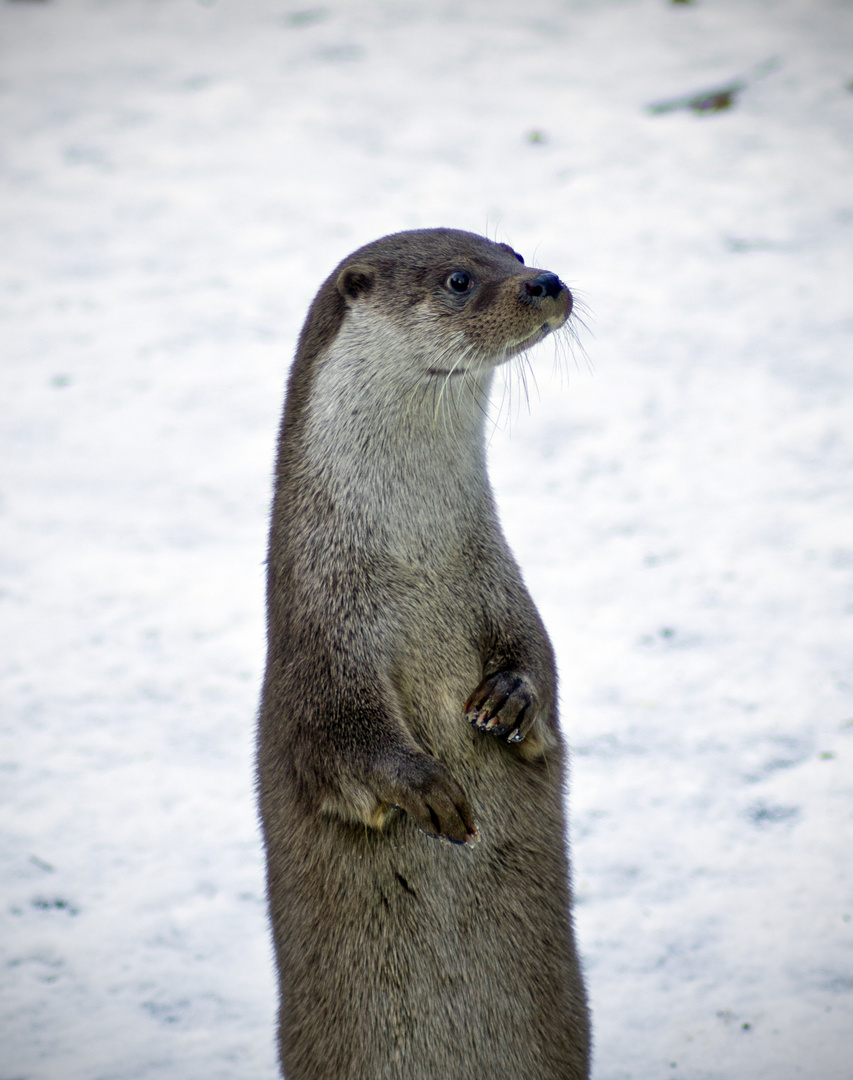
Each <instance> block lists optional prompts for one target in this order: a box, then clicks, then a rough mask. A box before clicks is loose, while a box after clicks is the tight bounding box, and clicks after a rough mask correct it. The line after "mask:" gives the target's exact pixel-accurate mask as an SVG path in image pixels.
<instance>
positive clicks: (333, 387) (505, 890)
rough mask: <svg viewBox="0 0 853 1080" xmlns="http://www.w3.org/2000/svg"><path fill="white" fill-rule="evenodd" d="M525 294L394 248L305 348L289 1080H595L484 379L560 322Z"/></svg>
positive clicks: (284, 455) (267, 764)
mask: <svg viewBox="0 0 853 1080" xmlns="http://www.w3.org/2000/svg"><path fill="white" fill-rule="evenodd" d="M460 267H461V268H462V269H465V270H467V271H469V272H470V273H472V274H473V275H474V276H475V280H476V284H475V286H474V288H473V289H472V291H471V294H470V295H467V296H465V297H457V296H454V295H452V294H450V293H449V290H448V289H447V286H446V280H447V277H448V275H449V274H450V273H452V272H453V271H454V270H457V269H459V268H460ZM539 273H540V271H537V270H531V269H528V268H526V267H524V266H522V265H521V264H520V263H519V262H518V260H517V258H516V257H515V255H514V253H513V252H512V251H511V250H510V249H508V248H506V247H505V246H504V245H498V244H493V243H491V242H490V241H488V240H485V239H483V238H481V237H477V236H474V235H472V234H468V233H460V232H456V231H454V230H422V231H416V232H411V233H401V234H396V235H395V236H390V237H385V238H384V239H383V240H380V241H377V242H376V243H374V244H371V245H368V246H367V247H366V248H363V249H360V250H359V251H357V252H355V253H354V254H353V255H352V256H350V257H349V258H348V259H346V260H344V262H343V263H342V264H341V265H340V266H339V267H338V268H337V269H336V270H335V272H334V273H333V274H332V275H331V276H330V278H329V279H328V280H327V281H326V282H325V284H324V285H323V286H322V288H321V289H320V292H319V293H318V295H317V298H316V299H315V301H314V303H313V304H312V307H311V309H310V311H309V313H308V317H307V319H306V323H305V327H304V329H303V331H302V335H301V337H300V341H299V347H298V350H297V356H296V361H295V363H294V367H293V370H292V373H291V377H290V383H289V387H288V396H287V403H286V408H285V413H284V418H283V421H282V428H281V438H280V443H279V455H278V462H277V467H276V493H275V500H274V506H273V515H272V526H271V533H270V548H269V566H268V574H269V579H268V613H269V615H268V618H269V625H268V631H269V652H268V661H267V672H266V678H265V683H264V692H263V699H262V704H261V718H260V730H259V755H258V764H259V771H258V776H259V795H260V806H261V818H262V823H263V829H264V837H265V842H266V848H267V858H268V891H269V902H270V914H271V920H272V925H273V932H274V940H275V948H276V957H277V963H278V970H279V975H280V981H281V1009H280V1049H281V1059H282V1065H283V1068H284V1070H285V1073H286V1076H287V1078H288V1080H380V1078H381V1080H404V1078H405V1080H469V1078H470V1080H475V1078H476V1080H483V1078H485V1077H490V1078H491V1077H494V1078H497V1080H558V1078H559V1080H583V1078H586V1077H587V1076H588V1070H589V1033H588V1019H587V1011H586V1002H585V995H584V989H583V983H582V978H581V973H580V968H579V963H578V960H577V956H576V953H575V947H574V942H573V935H572V926H571V918H570V913H569V905H570V895H569V881H568V865H567V850H566V838H565V821H564V816H563V785H564V775H565V774H564V768H565V766H564V751H563V746H562V742H561V739H560V734H559V730H558V727H557V720H556V685H555V671H554V659H553V654H552V650H551V646H550V643H549V641H548V637H547V635H546V633H545V630H544V628H543V626H542V623H541V620H540V618H539V615H538V613H537V611H536V609H535V607H534V605H533V602H532V601H531V599H530V597H529V595H528V593H527V591H526V589H525V587H524V584H523V582H522V580H521V576H520V573H519V571H518V568H517V566H516V564H515V562H514V560H513V557H512V555H511V553H510V551H509V549H508V547H507V545H506V541H505V539H504V537H503V534H502V532H501V529H500V525H499V522H498V519H497V515H496V511H495V506H494V502H493V498H492V494H491V489H490V487H489V484H488V479H487V476H486V468H485V450H484V438H483V426H484V422H485V408H484V406H485V401H486V399H487V396H488V391H489V386H490V381H491V377H492V372H493V370H494V367H495V365H496V364H497V363H500V362H501V361H502V360H504V359H506V357H507V356H509V355H512V354H513V353H514V352H517V351H519V349H520V348H521V347H523V343H524V342H525V341H527V340H529V337H530V334H531V333H532V332H536V330H537V327H538V326H539V325H540V324H543V319H546V320H548V322H549V325H551V324H553V325H554V326H557V325H559V324H560V323H561V322H562V321H564V320H565V317H566V313H567V311H568V308H569V306H570V298H568V292H567V291H566V290H564V291H565V295H563V293H561V294H560V296H559V297H558V298H555V299H549V300H548V302H547V303H546V302H545V301H542V302H541V303H538V302H535V303H534V302H531V300H530V298H529V297H528V296H527V294H526V292H525V289H524V284H525V282H527V281H530V280H532V279H533V278H534V277H535V276H536V275H537V274H539ZM562 288H563V289H564V287H562ZM560 305H562V308H561V307H560ZM460 369H461V370H460ZM466 710H467V713H466ZM513 737H514V738H516V739H519V740H520V741H515V742H509V741H507V740H508V739H509V738H513ZM428 834H431V835H428ZM439 837H442V838H439ZM478 838H479V842H475V840H477V839H478ZM448 840H453V841H456V842H455V843H450V842H448Z"/></svg>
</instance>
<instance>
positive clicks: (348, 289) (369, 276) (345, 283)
mask: <svg viewBox="0 0 853 1080" xmlns="http://www.w3.org/2000/svg"><path fill="white" fill-rule="evenodd" d="M372 288H373V270H372V269H371V268H370V267H369V266H362V265H361V264H360V263H353V264H352V265H351V266H345V267H344V269H343V270H341V272H340V274H338V292H339V293H340V294H341V296H342V297H343V298H344V300H346V302H347V303H348V304H351V303H352V302H353V300H357V299H358V298H359V297H360V296H366V295H367V294H368V293H369V292H370V290H371V289H372Z"/></svg>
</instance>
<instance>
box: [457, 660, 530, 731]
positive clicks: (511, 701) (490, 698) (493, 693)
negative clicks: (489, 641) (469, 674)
mask: <svg viewBox="0 0 853 1080" xmlns="http://www.w3.org/2000/svg"><path fill="white" fill-rule="evenodd" d="M535 714H536V694H535V691H534V690H533V687H532V686H531V685H530V683H529V682H528V680H527V679H526V678H525V677H524V676H523V675H519V674H518V673H517V672H514V671H499V672H497V674H495V675H490V676H489V677H488V678H487V679H484V680H483V681H482V682H481V683H480V685H479V686H478V687H477V689H476V690H475V691H474V692H473V694H471V696H470V697H469V698H468V700H467V702H466V703H465V716H466V718H467V719H468V721H469V723H471V724H472V725H473V726H474V727H475V728H477V730H478V731H482V732H484V733H486V734H488V735H494V736H495V737H497V738H504V737H506V739H507V742H510V743H517V742H521V740H522V739H523V738H524V736H525V735H526V734H527V732H528V731H529V730H530V727H531V725H532V723H533V720H534V718H535Z"/></svg>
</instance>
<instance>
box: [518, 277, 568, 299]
mask: <svg viewBox="0 0 853 1080" xmlns="http://www.w3.org/2000/svg"><path fill="white" fill-rule="evenodd" d="M564 288H565V285H563V283H562V281H560V279H559V278H558V277H557V275H556V274H550V273H547V272H546V273H544V274H537V275H536V277H535V278H531V279H530V281H525V283H524V291H525V292H526V293H527V295H528V296H534V297H536V298H537V299H538V298H540V297H542V296H550V297H551V299H552V300H553V299H554V297H555V296H559V295H560V293H561V292H562V291H563V289H564Z"/></svg>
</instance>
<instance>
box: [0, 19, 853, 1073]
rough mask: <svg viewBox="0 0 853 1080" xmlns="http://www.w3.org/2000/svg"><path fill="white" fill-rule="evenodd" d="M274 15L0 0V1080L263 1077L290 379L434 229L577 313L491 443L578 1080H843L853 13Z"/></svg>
mask: <svg viewBox="0 0 853 1080" xmlns="http://www.w3.org/2000/svg"><path fill="white" fill-rule="evenodd" d="M303 2H304V4H305V5H306V6H303V7H300V6H299V5H298V3H297V4H293V3H289V2H274V0H242V2H241V3H238V2H237V0H208V2H207V3H199V2H198V0H170V2H166V0H29V2H28V0H4V2H3V3H2V4H0V50H2V65H0V114H2V129H3V132H4V139H3V148H2V153H0V341H2V355H3V359H2V366H0V379H2V388H1V389H0V416H1V417H2V423H0V525H1V526H2V528H0V619H2V634H3V638H2V640H3V651H2V657H0V670H2V686H3V690H2V711H0V732H2V746H1V747H0V777H2V783H1V784H0V804H2V810H3V820H4V829H3V834H2V840H0V852H2V855H1V856H0V857H2V864H0V865H2V870H1V871H0V893H2V898H0V919H2V925H3V936H2V945H0V953H2V976H0V1030H2V1032H3V1035H2V1043H0V1045H2V1050H0V1080H186V1078H192V1077H197V1076H204V1077H206V1078H208V1080H236V1078H237V1077H245V1076H252V1077H254V1078H256V1080H272V1078H274V1077H275V1076H276V1075H277V1073H276V1065H275V1052H274V1042H273V1029H274V1011H275V994H276V991H275V983H274V978H273V974H272V967H271V957H270V944H269V939H268V933H267V928H266V916H265V911H264V900H263V880H262V853H261V848H260V841H259V835H258V828H257V823H256V817H255V809H254V799H253V764H252V754H253V749H252V744H253V734H254V733H253V727H254V713H255V710H256V705H257V697H258V691H259V682H260V677H261V673H262V666H263V658H264V657H263V650H264V613H263V583H264V582H263V576H264V575H263V559H264V545H265V534H266V517H267V511H268V504H269V497H270V476H271V468H272V456H273V450H274V440H275V433H276V424H277V420H278V414H279V410H280V407H281V398H282V390H283V384H284V378H285V374H286V369H287V365H288V362H289V358H290V356H291V354H292V349H293V345H294V341H295V338H296V335H297V333H298V330H299V327H300V324H301V321H302V319H303V317H304V313H305V310H306V308H307V305H308V303H309V302H310V299H311V297H312V295H313V293H314V292H315V291H316V289H317V287H318V285H319V283H320V282H321V280H322V279H323V278H324V277H325V275H326V274H327V273H328V272H329V271H330V269H331V268H332V267H333V266H334V265H335V263H336V262H337V261H338V260H339V259H340V258H342V257H343V256H344V255H346V254H347V253H348V252H349V251H351V250H353V249H354V248H355V247H357V246H358V245H359V244H361V243H364V242H367V241H369V240H371V239H374V238H376V237H378V236H380V235H382V234H384V233H387V232H391V231H394V230H397V229H401V228H409V227H418V226H427V225H439V224H440V225H448V226H453V227H459V228H467V229H471V230H474V231H477V232H483V233H487V234H488V235H490V236H493V237H496V238H498V239H501V240H507V241H509V242H510V243H512V244H513V246H514V247H516V248H517V249H518V250H520V251H521V252H522V253H523V254H524V255H525V257H526V258H527V260H528V262H529V263H531V264H536V265H539V266H542V267H545V268H547V269H552V270H555V271H556V272H558V273H559V274H560V275H561V276H563V277H564V278H565V279H566V280H567V282H568V283H569V284H570V285H571V287H572V288H573V289H574V290H576V293H577V295H578V297H579V299H580V300H581V301H582V302H583V304H584V305H585V315H584V320H585V322H586V323H587V324H588V326H589V328H590V329H589V331H585V330H583V329H582V328H580V327H579V328H578V334H579V337H580V344H581V345H582V346H583V349H585V351H586V354H587V355H588V358H589V362H587V360H586V359H585V357H584V355H583V351H582V350H581V349H580V348H579V347H578V346H575V348H574V350H573V352H570V350H569V348H568V343H567V342H566V341H563V342H562V343H558V344H557V346H556V348H555V346H554V345H551V344H549V343H545V344H544V345H543V346H540V347H539V349H538V350H537V351H536V352H535V354H531V357H530V360H531V366H530V369H526V381H527V386H528V392H529V399H530V402H529V408H528V406H527V405H526V404H525V402H524V387H523V385H522V382H521V379H520V377H519V375H518V373H516V374H510V375H509V376H508V382H507V385H506V387H504V388H502V389H501V388H499V389H498V391H497V394H496V398H495V412H496V421H495V425H494V431H493V433H492V435H491V449H490V454H491V468H492V477H493V482H494V485H495V489H496V492H497V495H498V498H499V501H500V504H501V507H502V513H503V519H504V523H505V528H506V531H507V534H508V536H509V537H510V540H511V542H512V544H513V546H514V548H515V550H516V553H517V555H518V558H519V561H520V563H521V565H522V566H523V567H524V570H525V574H526V577H527V581H528V584H529V586H530V588H531V591H532V592H533V594H534V596H535V598H536V599H537V602H538V603H539V605H540V608H541V610H542V614H543V616H544V618H545V621H546V623H547V625H548V627H549V629H550V631H551V634H552V637H553V640H554V644H555V647H556V650H557V654H558V658H559V662H560V669H561V679H562V684H561V687H562V709H563V722H564V727H565V731H566V734H567V737H568V739H569V741H570V743H571V745H572V747H573V752H574V757H573V767H572V784H571V788H570V793H569V802H570V812H571V818H572V839H573V854H574V874H575V882H576V889H577V907H576V919H577V928H578V934H579V939H580V945H581V949H582V952H583V957H584V962H585V965H586V970H587V974H588V983H589V990H590V997H591V1001H592V1007H593V1012H594V1026H595V1047H596V1049H595V1070H594V1075H595V1078H596V1080H622V1078H632V1080H659V1078H660V1077H662V1076H672V1077H679V1076H682V1077H689V1078H691V1080H765V1078H766V1080H789V1078H794V1077H799V1076H802V1077H804V1078H806V1077H808V1078H810V1080H813V1078H819V1080H849V1077H850V1076H851V1075H853V1066H851V1065H850V1061H851V1060H853V922H851V916H853V873H851V865H853V859H851V851H853V802H851V795H853V774H851V768H850V765H851V761H853V423H851V417H853V412H851V407H853V364H851V360H853V357H851V348H850V343H851V331H853V310H851V308H853V305H851V296H853V184H851V176H853V138H851V136H853V92H851V86H853V82H852V81H851V80H853V62H851V59H850V55H851V53H850V47H851V44H853V7H851V5H850V4H849V3H846V2H844V0H697V2H696V3H692V4H677V5H676V4H672V3H667V2H665V0H597V2H596V3H592V2H591V0H539V2H537V3H536V4H535V5H532V4H531V5H523V4H518V3H514V2H512V0H468V2H467V3H464V4H462V3H459V2H458V0H456V2H450V0H435V2H433V3H430V4H424V3H421V2H417V0H394V2H391V0H353V2H350V3H344V2H343V0H337V2H336V3H328V4H325V5H324V6H315V7H309V6H307V5H308V0H303ZM738 80H743V81H744V82H745V83H746V85H745V87H744V89H743V90H741V91H740V92H738V93H736V95H735V99H734V104H733V107H732V108H730V109H726V110H723V111H720V112H716V113H713V112H712V113H706V114H703V115H698V114H696V113H694V112H692V111H690V110H689V109H681V110H678V111H672V112H668V113H665V114H661V115H655V114H653V113H652V112H650V111H649V109H648V106H649V105H651V104H654V103H657V102H660V101H664V100H669V99H680V98H684V97H685V96H687V97H689V96H690V95H691V94H694V93H696V92H698V91H706V90H713V89H715V88H719V87H723V86H725V85H727V84H731V83H732V82H737V81H738ZM497 414H499V415H497Z"/></svg>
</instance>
